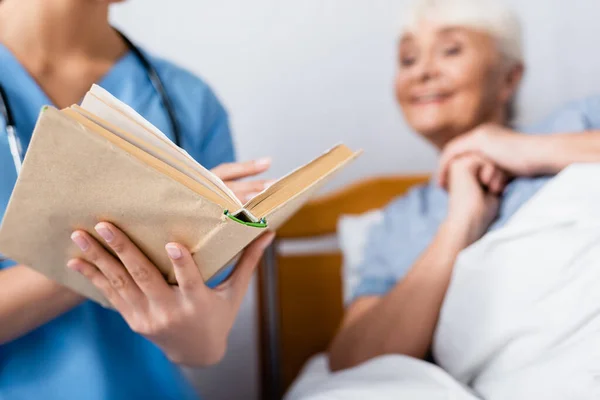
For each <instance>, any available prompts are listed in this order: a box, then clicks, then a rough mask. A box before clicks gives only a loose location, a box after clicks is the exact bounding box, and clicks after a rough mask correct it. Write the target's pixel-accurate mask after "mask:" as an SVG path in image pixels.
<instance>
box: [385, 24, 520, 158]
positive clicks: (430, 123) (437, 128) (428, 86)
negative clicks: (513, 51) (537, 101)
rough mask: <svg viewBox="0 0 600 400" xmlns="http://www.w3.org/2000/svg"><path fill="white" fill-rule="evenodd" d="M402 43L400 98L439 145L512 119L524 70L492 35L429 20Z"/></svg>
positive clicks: (412, 120) (411, 119)
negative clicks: (512, 105)
mask: <svg viewBox="0 0 600 400" xmlns="http://www.w3.org/2000/svg"><path fill="white" fill-rule="evenodd" d="M399 47H400V48H399V66H398V74H397V79H396V97H397V99H398V102H399V104H400V106H401V108H402V111H403V113H404V116H405V118H406V120H407V122H408V124H409V125H410V126H411V127H412V128H413V129H414V130H415V131H417V132H418V133H419V134H421V135H422V136H423V137H425V138H426V139H428V140H429V141H430V142H432V143H433V144H434V145H436V146H437V147H439V148H442V147H443V146H444V145H445V143H447V142H448V141H449V140H451V139H452V138H454V137H456V136H458V135H460V134H463V133H466V132H467V131H469V130H470V129H473V128H474V127H476V126H478V125H480V124H482V123H485V122H496V123H501V124H505V123H507V122H508V121H507V115H506V114H507V112H506V111H507V109H508V105H509V102H510V101H511V99H512V97H513V95H514V93H515V90H516V88H517V86H518V83H519V81H520V78H521V73H522V68H521V66H518V68H515V67H514V66H513V67H512V68H507V63H506V62H505V60H504V58H503V57H502V55H501V54H500V52H499V51H498V46H497V44H496V42H495V41H494V39H493V38H492V37H491V36H490V35H488V34H486V33H484V32H481V31H478V30H474V29H469V28H462V27H449V26H443V25H436V24H435V23H431V22H426V23H422V24H420V25H419V27H418V29H416V30H414V31H412V32H408V33H406V34H405V35H404V36H403V37H402V39H401V41H400V46H399Z"/></svg>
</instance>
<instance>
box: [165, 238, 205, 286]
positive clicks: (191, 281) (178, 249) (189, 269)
mask: <svg viewBox="0 0 600 400" xmlns="http://www.w3.org/2000/svg"><path fill="white" fill-rule="evenodd" d="M165 249H166V250H167V254H168V255H169V258H170V259H171V263H172V264H173V271H174V272H175V279H176V280H177V285H178V286H179V289H180V290H181V292H182V293H183V294H184V295H185V296H188V297H193V296H198V295H202V293H204V292H208V290H209V289H208V287H206V285H205V284H204V279H203V278H202V275H201V274H200V270H199V269H198V266H197V265H196V262H195V261H194V259H193V258H192V255H191V254H190V252H189V250H188V249H186V248H185V247H184V246H182V245H180V244H177V243H168V244H167V245H166V246H165Z"/></svg>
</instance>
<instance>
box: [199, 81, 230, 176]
mask: <svg viewBox="0 0 600 400" xmlns="http://www.w3.org/2000/svg"><path fill="white" fill-rule="evenodd" d="M207 92H208V93H207V95H206V97H205V101H204V102H203V110H202V114H203V116H204V118H203V120H204V123H203V124H202V127H201V132H200V137H201V138H202V142H201V143H200V160H201V162H202V165H204V166H205V167H206V168H208V169H211V168H214V167H216V166H218V165H219V164H223V163H228V162H233V161H235V159H236V157H235V149H234V145H233V139H232V137H231V130H230V128H229V117H228V115H227V111H225V108H224V107H223V105H222V104H221V102H220V101H219V99H217V97H216V96H215V94H214V92H213V91H212V90H210V88H207Z"/></svg>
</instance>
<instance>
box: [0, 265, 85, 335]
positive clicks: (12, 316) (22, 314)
mask: <svg viewBox="0 0 600 400" xmlns="http://www.w3.org/2000/svg"><path fill="white" fill-rule="evenodd" d="M0 288H2V290H0V345H1V344H5V343H8V342H10V341H12V340H14V339H17V338H19V337H21V336H23V335H25V334H27V333H29V332H30V331H32V330H34V329H36V328H38V327H40V326H41V325H44V324H45V323H47V322H49V321H51V320H53V319H54V318H56V317H58V316H59V315H61V314H63V313H65V312H66V311H68V310H70V309H71V308H73V307H75V306H76V305H78V304H79V303H80V302H82V301H83V298H82V297H81V296H79V295H78V294H76V293H74V292H73V291H71V290H69V289H67V288H65V287H64V286H61V285H59V284H57V283H55V282H54V281H51V280H50V279H48V278H46V277H45V276H43V275H41V274H39V273H38V272H36V271H34V270H33V269H30V268H28V267H26V266H23V265H17V266H14V267H12V268H7V269H3V270H0Z"/></svg>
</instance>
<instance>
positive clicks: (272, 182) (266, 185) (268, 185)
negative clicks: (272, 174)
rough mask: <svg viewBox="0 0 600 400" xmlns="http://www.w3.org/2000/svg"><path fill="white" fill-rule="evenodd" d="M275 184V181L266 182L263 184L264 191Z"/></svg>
mask: <svg viewBox="0 0 600 400" xmlns="http://www.w3.org/2000/svg"><path fill="white" fill-rule="evenodd" d="M275 182H277V181H276V180H275V179H273V180H270V181H266V182H265V189H268V188H270V187H271V186H273V185H274V184H275Z"/></svg>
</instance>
